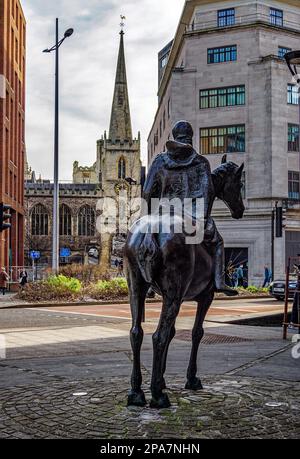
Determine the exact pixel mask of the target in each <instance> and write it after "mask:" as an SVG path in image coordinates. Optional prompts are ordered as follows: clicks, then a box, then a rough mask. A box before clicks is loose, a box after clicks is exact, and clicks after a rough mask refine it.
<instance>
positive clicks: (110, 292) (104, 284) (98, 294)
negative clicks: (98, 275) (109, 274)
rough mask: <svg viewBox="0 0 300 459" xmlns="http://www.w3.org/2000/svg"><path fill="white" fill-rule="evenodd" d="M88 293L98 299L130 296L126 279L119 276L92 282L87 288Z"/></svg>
mask: <svg viewBox="0 0 300 459" xmlns="http://www.w3.org/2000/svg"><path fill="white" fill-rule="evenodd" d="M86 293H87V294H88V295H89V296H91V297H92V298H95V299H96V300H106V299H118V298H120V297H121V298H122V297H127V296H128V286H127V282H126V279H124V278H123V277H117V278H114V279H111V280H101V281H98V282H97V283H96V284H91V285H90V286H89V287H88V288H87V290H86Z"/></svg>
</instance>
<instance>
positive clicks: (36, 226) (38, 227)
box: [31, 204, 49, 236]
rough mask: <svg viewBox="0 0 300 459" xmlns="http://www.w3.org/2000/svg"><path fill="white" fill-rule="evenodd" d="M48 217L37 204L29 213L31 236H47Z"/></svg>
mask: <svg viewBox="0 0 300 459" xmlns="http://www.w3.org/2000/svg"><path fill="white" fill-rule="evenodd" d="M48 233H49V215H48V211H47V209H46V207H45V206H43V204H37V205H36V206H34V207H33V209H32V212H31V234H32V236H48Z"/></svg>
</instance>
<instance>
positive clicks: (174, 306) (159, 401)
mask: <svg viewBox="0 0 300 459" xmlns="http://www.w3.org/2000/svg"><path fill="white" fill-rule="evenodd" d="M180 305H181V301H180V300H178V299H176V300H167V299H164V302H163V307H162V312H161V316H160V321H159V325H158V328H157V330H156V332H155V333H154V335H153V338H152V339H153V367H152V381H151V392H152V400H151V404H150V406H151V408H168V407H169V406H170V401H169V398H168V395H167V394H164V393H163V392H162V391H163V389H164V388H165V382H164V377H163V376H164V371H165V366H166V358H167V350H168V346H169V344H170V342H171V338H172V337H174V334H175V333H174V331H175V321H176V317H177V315H178V313H179V309H180Z"/></svg>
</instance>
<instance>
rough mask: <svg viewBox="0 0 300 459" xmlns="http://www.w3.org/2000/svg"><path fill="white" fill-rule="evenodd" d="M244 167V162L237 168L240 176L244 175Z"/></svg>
mask: <svg viewBox="0 0 300 459" xmlns="http://www.w3.org/2000/svg"><path fill="white" fill-rule="evenodd" d="M244 167H245V164H244V163H243V164H242V165H241V166H240V167H239V168H238V170H237V175H239V176H240V177H241V176H242V173H243V170H244Z"/></svg>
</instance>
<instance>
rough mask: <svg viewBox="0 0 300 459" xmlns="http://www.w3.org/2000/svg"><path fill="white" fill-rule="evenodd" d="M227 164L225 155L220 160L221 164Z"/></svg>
mask: <svg viewBox="0 0 300 459" xmlns="http://www.w3.org/2000/svg"><path fill="white" fill-rule="evenodd" d="M225 163H227V155H224V156H223V158H222V164H225Z"/></svg>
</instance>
